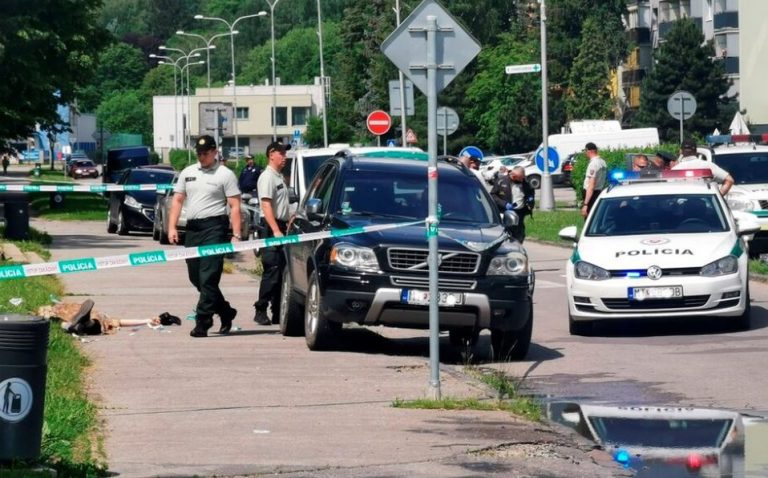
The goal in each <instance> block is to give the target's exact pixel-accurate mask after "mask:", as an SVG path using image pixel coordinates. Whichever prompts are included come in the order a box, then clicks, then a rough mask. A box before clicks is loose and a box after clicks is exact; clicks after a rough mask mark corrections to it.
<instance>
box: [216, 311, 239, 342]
mask: <svg viewBox="0 0 768 478" xmlns="http://www.w3.org/2000/svg"><path fill="white" fill-rule="evenodd" d="M235 316H237V309H233V308H231V307H230V309H229V311H228V312H227V313H225V314H221V315H220V317H221V327H220V328H219V333H220V334H223V335H226V334H228V333H229V331H230V330H232V321H233V320H235Z"/></svg>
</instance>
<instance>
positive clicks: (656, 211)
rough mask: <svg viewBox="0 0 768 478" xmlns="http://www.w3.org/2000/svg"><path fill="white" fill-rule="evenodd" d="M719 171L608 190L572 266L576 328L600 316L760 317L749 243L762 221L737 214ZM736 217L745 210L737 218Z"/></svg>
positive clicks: (744, 323) (568, 233)
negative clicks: (753, 310) (752, 299)
mask: <svg viewBox="0 0 768 478" xmlns="http://www.w3.org/2000/svg"><path fill="white" fill-rule="evenodd" d="M709 179H711V172H710V171H709V170H708V169H703V170H680V171H665V172H663V173H657V176H649V175H644V176H643V177H642V178H637V177H635V178H633V179H631V180H630V179H625V180H623V181H621V182H620V183H619V184H615V185H613V186H611V187H610V188H608V189H606V190H605V191H603V193H602V194H601V195H600V197H599V198H598V200H597V203H596V204H595V206H594V208H593V209H592V211H591V212H590V214H589V217H587V220H586V223H585V226H584V229H583V231H582V232H581V234H580V235H578V237H577V230H576V227H575V226H571V227H567V228H565V229H563V230H562V231H560V237H561V238H563V239H571V240H573V241H574V242H576V245H575V247H574V251H573V255H572V256H571V259H570V260H569V261H568V264H567V267H566V281H567V293H568V311H569V323H570V332H571V334H574V335H589V334H590V333H591V331H592V325H593V323H594V322H595V321H599V320H613V319H641V318H643V319H644V318H654V317H655V318H660V317H666V318H671V319H678V318H684V317H702V316H705V317H706V316H711V317H722V318H724V319H726V320H727V321H728V322H729V323H730V324H732V326H733V328H735V329H748V328H749V326H750V303H749V287H748V269H747V267H748V257H747V243H746V242H745V240H744V239H745V238H744V237H743V236H747V235H749V234H753V233H755V232H756V231H757V230H759V228H760V226H759V224H757V223H756V222H755V220H754V219H753V218H752V217H751V216H750V215H747V214H744V213H732V212H731V210H730V209H729V208H728V206H727V204H726V203H725V201H724V200H723V198H722V197H721V196H720V193H719V191H718V188H717V185H716V184H714V183H712V182H711V181H710V180H709ZM734 216H736V217H734Z"/></svg>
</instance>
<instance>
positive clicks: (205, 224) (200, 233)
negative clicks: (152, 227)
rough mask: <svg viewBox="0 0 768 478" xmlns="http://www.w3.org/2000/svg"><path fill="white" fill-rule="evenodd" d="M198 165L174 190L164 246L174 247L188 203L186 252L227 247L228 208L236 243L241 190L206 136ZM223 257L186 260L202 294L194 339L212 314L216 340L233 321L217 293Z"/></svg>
mask: <svg viewBox="0 0 768 478" xmlns="http://www.w3.org/2000/svg"><path fill="white" fill-rule="evenodd" d="M195 151H196V152H197V159H198V162H197V163H196V164H193V165H190V166H187V167H186V168H184V170H183V171H182V172H181V173H180V174H179V180H178V182H177V183H176V186H175V187H174V189H173V192H174V195H173V202H172V203H171V213H170V219H169V225H168V240H169V241H170V242H171V244H178V242H179V233H178V230H177V229H176V225H177V223H178V221H179V216H180V215H181V208H182V206H183V205H184V204H185V202H186V209H187V231H186V239H185V244H184V245H185V246H187V247H194V246H203V245H210V244H221V243H224V242H228V241H229V237H228V233H227V231H228V225H229V223H230V218H229V217H227V205H229V209H230V211H231V222H232V240H233V241H239V240H240V239H241V237H240V189H239V188H238V187H237V177H235V173H233V172H232V171H230V170H229V168H227V167H226V166H224V165H222V164H220V163H218V162H217V161H216V154H217V151H216V141H215V140H214V139H213V138H212V137H211V136H208V135H205V136H201V137H200V139H198V140H197V143H196V144H195ZM223 269H224V256H223V255H220V254H219V255H215V256H207V257H199V258H194V259H187V272H188V273H189V280H190V282H192V285H194V286H195V288H197V290H198V291H199V292H200V298H199V299H198V301H197V307H196V308H195V311H196V315H195V328H194V329H192V331H191V332H190V333H189V335H191V336H192V337H206V336H207V335H208V329H210V328H211V327H212V326H213V314H218V315H219V317H220V318H221V328H220V329H219V333H220V334H227V333H229V331H230V329H231V328H232V320H234V318H235V315H237V310H235V309H233V308H232V307H231V306H230V305H229V302H227V301H226V300H225V299H224V295H223V294H222V293H221V289H219V281H220V280H221V273H222V270H223Z"/></svg>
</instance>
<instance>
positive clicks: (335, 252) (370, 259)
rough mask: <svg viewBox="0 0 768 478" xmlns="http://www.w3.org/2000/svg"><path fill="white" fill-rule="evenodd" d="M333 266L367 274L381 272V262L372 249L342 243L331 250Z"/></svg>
mask: <svg viewBox="0 0 768 478" xmlns="http://www.w3.org/2000/svg"><path fill="white" fill-rule="evenodd" d="M331 264H333V265H337V266H343V267H348V268H350V269H356V270H359V271H365V272H379V271H380V270H381V269H379V261H378V260H376V254H375V253H374V252H373V249H371V248H370V247H360V246H356V245H354V244H349V243H347V242H340V243H338V244H336V245H335V246H333V247H332V248H331Z"/></svg>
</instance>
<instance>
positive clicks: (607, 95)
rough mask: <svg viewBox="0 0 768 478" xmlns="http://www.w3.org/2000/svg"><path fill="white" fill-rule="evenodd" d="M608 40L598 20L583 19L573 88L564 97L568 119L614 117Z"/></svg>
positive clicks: (572, 72)
mask: <svg viewBox="0 0 768 478" xmlns="http://www.w3.org/2000/svg"><path fill="white" fill-rule="evenodd" d="M605 44H606V38H605V35H603V33H602V30H601V28H600V26H599V25H598V23H597V21H596V20H595V19H594V18H592V17H587V19H586V20H584V26H583V28H582V36H581V45H580V47H579V54H578V55H577V56H576V60H575V61H574V62H573V68H572V69H571V74H570V78H569V81H568V83H569V85H570V88H569V89H568V92H567V94H566V96H565V99H564V101H565V111H566V113H567V114H568V119H571V120H579V119H606V118H612V117H613V116H614V115H613V101H612V100H611V91H610V88H609V87H610V65H609V63H608V54H607V52H606V50H605V47H604V46H605Z"/></svg>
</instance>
